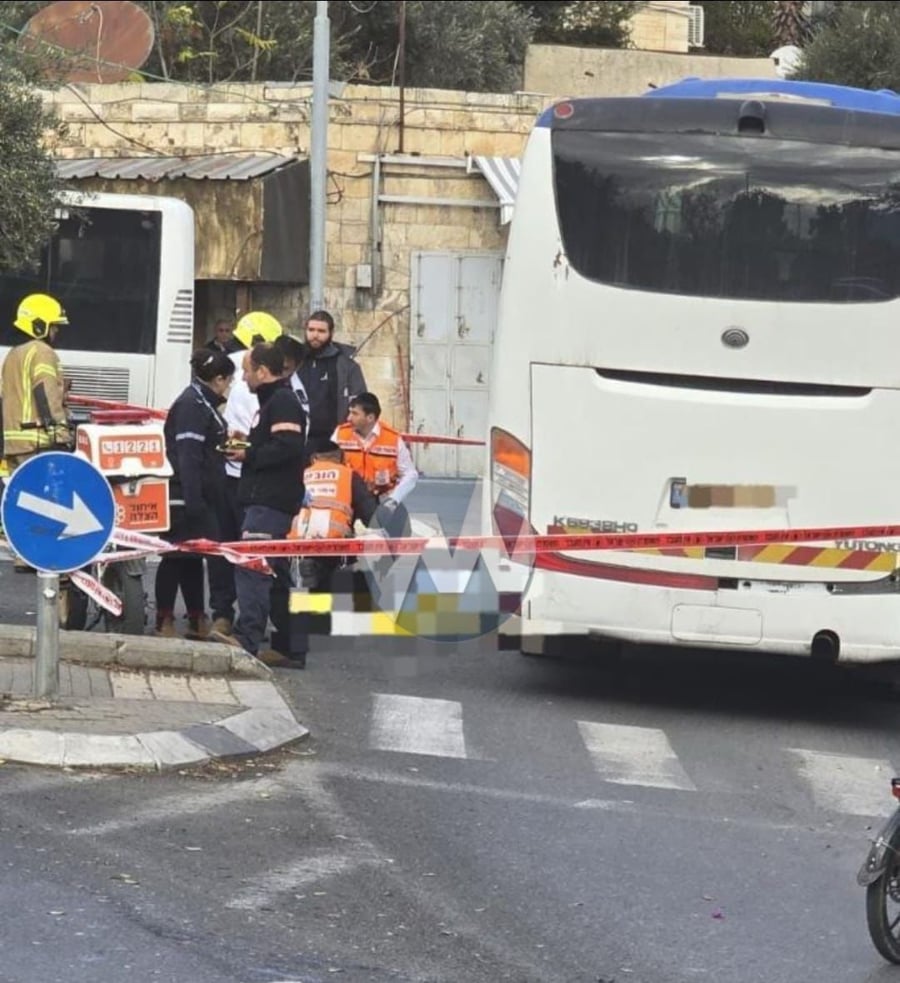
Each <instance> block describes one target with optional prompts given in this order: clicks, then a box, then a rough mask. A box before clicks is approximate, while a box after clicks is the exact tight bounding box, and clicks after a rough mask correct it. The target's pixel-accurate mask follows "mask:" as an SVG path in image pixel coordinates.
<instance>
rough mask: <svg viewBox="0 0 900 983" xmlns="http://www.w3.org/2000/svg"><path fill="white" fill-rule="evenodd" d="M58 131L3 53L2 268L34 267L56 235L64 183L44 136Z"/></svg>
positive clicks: (0, 107)
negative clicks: (59, 193)
mask: <svg viewBox="0 0 900 983" xmlns="http://www.w3.org/2000/svg"><path fill="white" fill-rule="evenodd" d="M54 129H58V124H57V123H56V121H55V119H54V118H53V117H52V116H51V115H50V114H48V113H47V112H46V111H45V109H44V106H43V102H42V100H41V97H40V95H39V94H37V93H36V92H35V91H34V90H33V89H32V88H31V87H30V85H29V84H28V82H27V81H26V79H25V77H24V75H23V74H22V73H21V72H20V71H19V70H18V69H17V68H16V67H15V66H14V65H13V64H11V62H10V60H9V57H8V53H6V52H0V161H2V162H3V166H2V167H0V268H4V269H9V268H14V269H16V268H21V267H23V266H29V265H32V264H33V263H34V262H36V261H37V259H38V258H39V254H40V250H41V247H42V246H43V245H44V243H45V242H46V241H47V239H48V238H49V237H50V234H51V232H52V230H53V224H54V210H55V207H56V193H57V191H58V189H59V181H58V178H57V175H56V168H55V167H54V164H53V161H52V159H51V158H50V157H49V155H48V154H47V152H46V151H45V150H44V137H45V134H46V132H47V131H48V130H54Z"/></svg>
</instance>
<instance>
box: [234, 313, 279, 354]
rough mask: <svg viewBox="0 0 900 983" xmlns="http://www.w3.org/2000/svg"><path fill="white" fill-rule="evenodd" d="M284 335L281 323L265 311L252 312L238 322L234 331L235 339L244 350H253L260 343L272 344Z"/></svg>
mask: <svg viewBox="0 0 900 983" xmlns="http://www.w3.org/2000/svg"><path fill="white" fill-rule="evenodd" d="M283 333H284V328H282V326H281V324H280V323H279V321H278V320H276V319H275V318H274V317H272V315H271V314H266V312H265V311H250V313H249V314H245V315H244V316H243V317H242V318H241V319H240V321H238V323H237V327H235V329H234V337H235V338H236V339H237V340H238V341H239V342H240V343H241V344H242V345H243V346H244V348H252V347H253V346H254V345H257V344H259V343H260V342H268V343H270V344H271V342H273V341H274V340H275V339H276V338H278V337H279V336H280V335H282V334H283Z"/></svg>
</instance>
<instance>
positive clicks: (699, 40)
mask: <svg viewBox="0 0 900 983" xmlns="http://www.w3.org/2000/svg"><path fill="white" fill-rule="evenodd" d="M704 13H705V11H704V9H703V8H702V7H701V6H699V5H698V4H695V3H692V4H690V6H689V7H688V47H689V48H702V47H703V40H704V33H703V15H704Z"/></svg>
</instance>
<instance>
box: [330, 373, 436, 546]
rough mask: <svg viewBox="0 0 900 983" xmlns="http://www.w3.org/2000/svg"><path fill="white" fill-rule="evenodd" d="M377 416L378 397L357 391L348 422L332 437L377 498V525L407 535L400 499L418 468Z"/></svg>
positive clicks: (394, 433)
mask: <svg viewBox="0 0 900 983" xmlns="http://www.w3.org/2000/svg"><path fill="white" fill-rule="evenodd" d="M380 417H381V404H380V403H379V402H378V397H377V396H376V395H375V394H374V393H360V394H359V395H358V396H354V397H353V398H352V399H351V400H350V410H349V412H348V413H347V422H346V423H342V424H341V425H340V426H339V427H338V428H337V430H335V432H334V436H333V437H332V440H333V441H334V442H335V443H336V444H337V445H338V446H339V447H340V449H341V450H342V451H343V452H344V460H345V461H346V462H347V464H349V465H350V467H351V468H353V470H354V471H355V472H356V473H357V474H358V475H360V477H362V479H363V480H364V481H365V483H366V485H367V487H368V488H369V490H370V491H371V492H372V494H373V495H375V496H376V497H377V498H378V505H379V509H378V515H377V516H376V519H377V522H378V525H379V526H380V527H381V528H382V529H384V530H385V531H386V532H387V533H388V535H389V536H403V535H408V534H409V517H408V515H407V513H406V509H405V507H404V506H403V501H404V499H405V498H406V497H407V496H408V495H409V494H410V492H411V491H412V490H413V489H414V488H415V487H416V482H417V481H418V480H419V472H418V471H416V467H415V465H414V464H413V459H412V455H411V454H410V452H409V448H408V447H407V446H406V443H405V442H404V440H403V438H402V437H401V436H400V433H399V431H397V430H395V429H394V428H393V427H390V426H388V425H387V424H386V423H384V422H382V420H381V419H380Z"/></svg>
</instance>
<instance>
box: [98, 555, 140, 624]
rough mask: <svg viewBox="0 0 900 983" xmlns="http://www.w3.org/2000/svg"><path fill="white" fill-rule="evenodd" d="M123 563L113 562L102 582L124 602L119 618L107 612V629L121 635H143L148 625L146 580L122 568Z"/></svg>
mask: <svg viewBox="0 0 900 983" xmlns="http://www.w3.org/2000/svg"><path fill="white" fill-rule="evenodd" d="M121 567H122V564H119V563H111V564H110V565H109V566H108V567H107V568H106V569H105V570H104V571H103V576H102V578H101V582H102V584H103V586H104V587H106V588H107V590H111V591H112V592H113V593H114V594H115V595H116V597H118V598H119V600H120V601H121V602H122V614H121V615H120V616H119V617H118V618H117V617H116V616H115V615H113V614H110V613H109V612H106V614H105V620H106V630H107V631H110V632H116V633H118V634H120V635H143V634H144V627H145V625H146V607H147V605H146V598H145V596H144V581H143V578H141V577H140V576H138V575H137V574H134V573H130V572H128V571H125V570H123V569H121Z"/></svg>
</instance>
